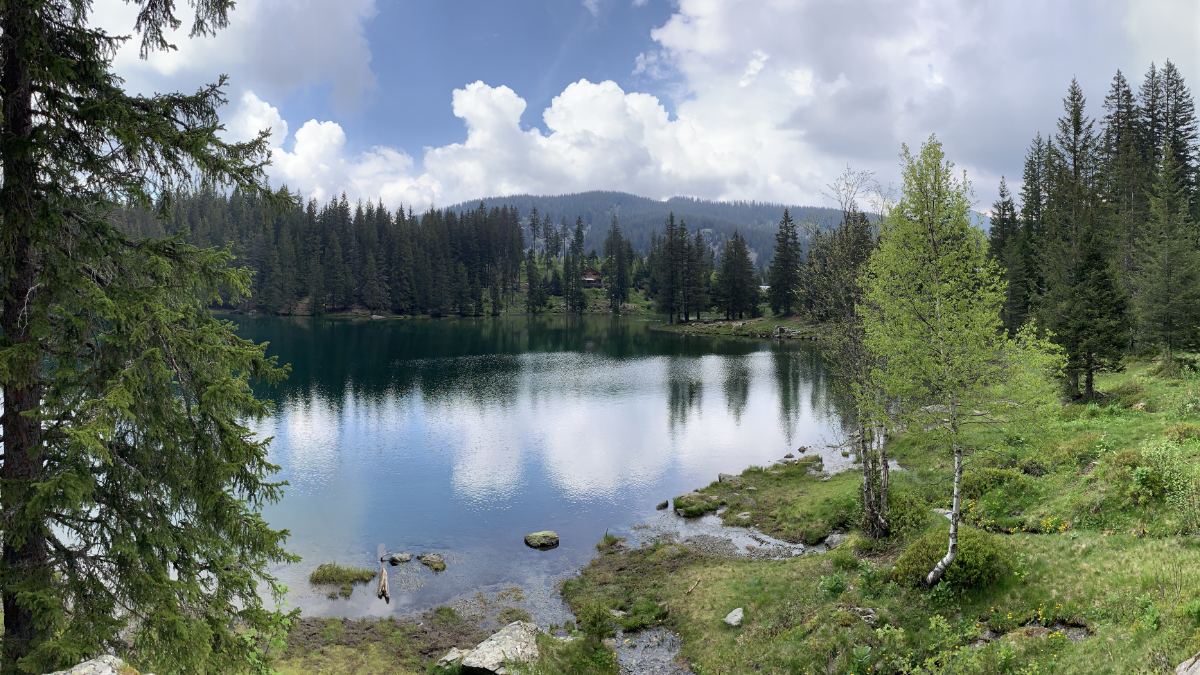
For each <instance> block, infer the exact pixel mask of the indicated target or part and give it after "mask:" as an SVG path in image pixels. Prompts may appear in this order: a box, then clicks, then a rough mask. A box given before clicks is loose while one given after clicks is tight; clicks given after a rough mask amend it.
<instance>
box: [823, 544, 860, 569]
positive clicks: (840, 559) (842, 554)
mask: <svg viewBox="0 0 1200 675" xmlns="http://www.w3.org/2000/svg"><path fill="white" fill-rule="evenodd" d="M853 547H854V544H853V543H852V542H846V543H844V544H842V545H841V546H839V547H837V548H835V549H833V552H832V553H830V554H829V559H830V561H831V562H832V563H833V567H834V569H839V570H850V571H854V570H857V569H858V558H857V557H855V555H854V550H853Z"/></svg>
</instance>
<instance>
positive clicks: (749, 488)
mask: <svg viewBox="0 0 1200 675" xmlns="http://www.w3.org/2000/svg"><path fill="white" fill-rule="evenodd" d="M746 489H747V490H749V491H751V492H757V491H758V488H756V487H753V486H751V487H748V488H746Z"/></svg>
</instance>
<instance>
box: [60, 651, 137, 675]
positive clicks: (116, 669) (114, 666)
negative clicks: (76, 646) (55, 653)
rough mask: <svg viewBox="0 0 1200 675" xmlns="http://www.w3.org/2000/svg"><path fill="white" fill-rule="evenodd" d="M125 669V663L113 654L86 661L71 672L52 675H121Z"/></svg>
mask: <svg viewBox="0 0 1200 675" xmlns="http://www.w3.org/2000/svg"><path fill="white" fill-rule="evenodd" d="M123 668H125V662H124V661H122V660H121V659H119V658H117V657H115V656H113V655H112V654H105V655H104V656H101V657H98V658H95V659H92V660H91V661H84V662H83V663H81V664H79V665H77V666H75V667H74V668H71V669H70V670H60V671H58V672H56V673H52V675H120V673H121V670H122V669H123Z"/></svg>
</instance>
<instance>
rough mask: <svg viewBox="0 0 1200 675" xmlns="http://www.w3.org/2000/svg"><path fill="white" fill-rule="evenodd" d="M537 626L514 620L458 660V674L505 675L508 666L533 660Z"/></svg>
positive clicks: (534, 657) (534, 659)
mask: <svg viewBox="0 0 1200 675" xmlns="http://www.w3.org/2000/svg"><path fill="white" fill-rule="evenodd" d="M537 635H538V627H537V626H536V625H534V624H532V623H529V622H528V621H514V622H512V623H510V624H508V625H507V626H505V627H504V628H502V629H501V630H500V632H499V633H496V634H495V635H493V636H491V637H490V638H488V639H486V640H484V641H483V642H481V643H480V644H479V646H478V647H476V648H475V649H472V650H471V651H470V652H469V653H467V655H466V656H465V657H463V660H462V672H463V673H472V674H476V675H508V669H507V668H505V667H504V664H505V662H509V663H532V662H534V661H537V658H538V648H537Z"/></svg>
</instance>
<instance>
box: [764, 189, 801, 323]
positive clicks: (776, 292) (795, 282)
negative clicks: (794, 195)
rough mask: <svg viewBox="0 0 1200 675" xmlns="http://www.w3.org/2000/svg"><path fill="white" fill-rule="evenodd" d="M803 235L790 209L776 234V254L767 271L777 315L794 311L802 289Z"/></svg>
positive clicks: (769, 292) (768, 283) (771, 296)
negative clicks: (798, 294)
mask: <svg viewBox="0 0 1200 675" xmlns="http://www.w3.org/2000/svg"><path fill="white" fill-rule="evenodd" d="M800 256H801V250H800V235H799V232H798V231H797V229H796V223H795V222H794V221H793V220H792V216H791V214H789V213H788V210H787V209H784V210H783V219H782V220H780V221H779V231H778V232H776V233H775V257H774V258H772V259H771V265H770V267H769V268H768V270H767V285H768V286H770V288H769V289H767V299H768V301H769V302H770V303H771V311H772V312H774V313H775V314H791V313H792V310H793V309H795V308H796V306H797V297H796V291H797V290H799V288H800Z"/></svg>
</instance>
